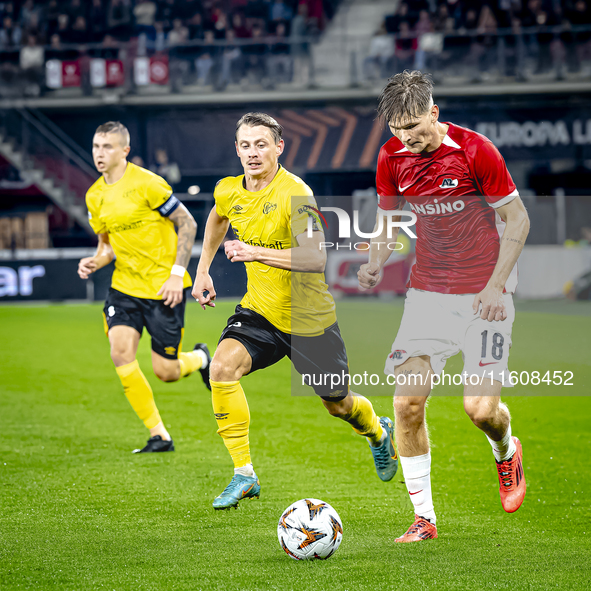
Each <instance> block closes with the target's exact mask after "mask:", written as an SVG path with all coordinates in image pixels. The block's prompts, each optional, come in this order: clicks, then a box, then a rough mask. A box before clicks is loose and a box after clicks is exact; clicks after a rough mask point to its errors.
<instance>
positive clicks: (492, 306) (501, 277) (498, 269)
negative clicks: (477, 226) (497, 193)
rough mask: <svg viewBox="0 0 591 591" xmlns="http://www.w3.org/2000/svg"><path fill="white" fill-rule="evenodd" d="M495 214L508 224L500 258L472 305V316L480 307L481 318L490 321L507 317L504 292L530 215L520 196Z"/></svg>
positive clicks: (523, 238)
mask: <svg viewBox="0 0 591 591" xmlns="http://www.w3.org/2000/svg"><path fill="white" fill-rule="evenodd" d="M497 212H498V213H499V215H500V216H501V218H502V220H503V221H504V222H505V223H506V224H507V225H506V227H505V231H504V233H503V236H502V237H501V248H500V251H499V258H498V260H497V264H496V266H495V268H494V271H493V274H492V275H491V278H490V279H489V281H488V283H487V285H486V287H485V288H484V289H483V290H482V291H481V292H480V293H479V294H477V295H476V297H475V298H474V304H473V308H474V314H477V313H478V311H479V310H480V306H482V309H481V312H480V317H481V318H482V319H483V320H489V321H490V322H492V321H493V320H497V321H498V320H505V318H507V311H506V310H505V302H504V299H503V289H504V287H505V283H506V282H507V278H508V277H509V274H510V273H511V270H512V269H513V267H514V266H515V263H516V262H517V259H518V258H519V255H520V254H521V251H522V250H523V245H524V244H525V240H526V238H527V235H528V233H529V216H528V215H527V211H526V209H525V207H524V205H523V202H522V201H521V198H520V197H516V198H515V199H513V201H511V202H510V203H507V205H502V206H501V207H499V208H498V209H497Z"/></svg>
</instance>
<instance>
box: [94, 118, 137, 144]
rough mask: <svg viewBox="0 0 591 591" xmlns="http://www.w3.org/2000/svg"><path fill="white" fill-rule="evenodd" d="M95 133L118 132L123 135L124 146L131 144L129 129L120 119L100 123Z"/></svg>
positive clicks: (122, 142)
mask: <svg viewBox="0 0 591 591" xmlns="http://www.w3.org/2000/svg"><path fill="white" fill-rule="evenodd" d="M94 133H95V134H96V133H118V134H119V135H120V136H121V140H122V141H121V145H122V146H123V147H124V148H127V146H129V130H128V129H127V127H125V125H123V123H121V122H120V121H107V123H103V124H102V125H99V126H98V127H97V128H96V131H95V132H94Z"/></svg>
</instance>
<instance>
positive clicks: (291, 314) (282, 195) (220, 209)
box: [214, 166, 336, 336]
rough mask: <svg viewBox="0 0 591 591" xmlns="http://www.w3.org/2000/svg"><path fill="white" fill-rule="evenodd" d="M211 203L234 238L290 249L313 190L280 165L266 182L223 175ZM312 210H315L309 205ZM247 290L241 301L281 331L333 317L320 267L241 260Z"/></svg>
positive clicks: (315, 330) (321, 326) (316, 327)
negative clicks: (250, 187) (259, 185)
mask: <svg viewBox="0 0 591 591" xmlns="http://www.w3.org/2000/svg"><path fill="white" fill-rule="evenodd" d="M214 198H215V208H216V212H217V214H218V215H219V216H220V217H222V218H227V219H229V220H230V224H231V225H232V230H233V231H234V234H235V235H236V238H237V239H238V240H240V241H241V242H244V243H245V244H250V245H253V246H262V247H265V248H277V249H281V250H283V249H288V248H295V247H297V246H298V243H297V241H296V237H297V236H299V235H300V234H303V233H305V232H306V230H307V228H308V219H309V218H310V215H311V214H310V209H309V208H310V207H312V208H316V200H315V199H314V194H313V193H312V190H311V189H310V187H308V185H306V184H305V183H304V182H303V181H302V180H301V179H300V178H298V177H297V176H295V175H294V174H291V173H290V172H288V171H287V170H285V168H283V167H282V166H280V167H279V170H278V172H277V174H276V175H275V177H274V178H273V180H272V181H271V182H270V183H269V185H268V186H267V187H265V188H264V189H261V190H260V191H247V190H246V189H245V188H244V175H240V176H236V177H226V178H224V179H222V180H221V181H219V183H218V184H217V186H216V188H215V191H214ZM312 211H313V210H312ZM245 265H246V274H247V279H248V289H247V292H246V294H245V296H244V298H243V299H242V301H241V302H240V304H241V305H242V306H243V307H244V308H249V309H250V310H253V311H255V312H257V313H258V314H260V315H261V316H263V317H264V318H266V319H267V320H268V321H269V322H270V323H271V324H273V326H275V327H276V328H278V329H279V330H280V331H282V332H285V333H288V334H295V335H302V336H317V335H320V334H323V332H324V330H325V329H326V328H328V327H329V326H331V325H332V324H334V323H335V322H336V313H335V303H334V300H333V298H332V296H331V295H330V293H329V292H328V286H327V285H326V282H325V280H324V274H323V273H299V272H292V271H287V270H284V269H277V268H275V267H270V266H268V265H264V264H263V263H259V262H252V263H245Z"/></svg>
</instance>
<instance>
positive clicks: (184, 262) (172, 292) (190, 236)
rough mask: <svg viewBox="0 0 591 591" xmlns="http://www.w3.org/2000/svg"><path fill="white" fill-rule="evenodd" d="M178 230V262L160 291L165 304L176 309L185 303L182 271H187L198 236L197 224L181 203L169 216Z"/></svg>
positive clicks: (159, 293) (176, 261)
mask: <svg viewBox="0 0 591 591" xmlns="http://www.w3.org/2000/svg"><path fill="white" fill-rule="evenodd" d="M169 218H170V219H171V220H172V222H173V223H174V225H175V226H176V228H177V234H178V239H177V248H176V260H175V263H174V267H173V269H178V274H177V272H176V271H174V270H173V272H172V273H171V275H170V277H169V278H168V279H167V280H166V281H165V282H164V285H163V286H162V287H161V288H160V290H159V291H158V295H161V296H162V299H163V301H164V304H165V305H166V306H170V307H171V308H174V307H175V306H177V305H178V304H180V303H181V302H182V301H183V277H184V273H183V274H181V269H186V268H187V266H188V265H189V261H190V260H191V249H192V248H193V243H194V242H195V235H196V234H197V223H196V222H195V220H194V218H193V216H192V215H191V214H190V213H189V210H188V209H187V208H186V207H185V206H184V205H183V204H182V203H181V204H180V205H179V206H178V207H177V208H176V209H175V210H174V211H173V212H172V213H171V214H170V216H169Z"/></svg>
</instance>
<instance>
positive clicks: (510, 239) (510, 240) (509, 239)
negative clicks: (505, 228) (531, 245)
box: [505, 238, 523, 245]
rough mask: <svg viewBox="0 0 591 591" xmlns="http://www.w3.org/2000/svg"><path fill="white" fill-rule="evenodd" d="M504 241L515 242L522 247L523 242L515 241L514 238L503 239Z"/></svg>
mask: <svg viewBox="0 0 591 591" xmlns="http://www.w3.org/2000/svg"><path fill="white" fill-rule="evenodd" d="M505 240H506V241H507V242H517V244H521V245H523V242H522V241H521V240H516V239H515V238H505Z"/></svg>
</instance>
